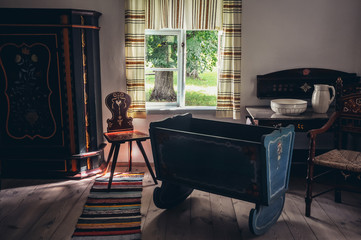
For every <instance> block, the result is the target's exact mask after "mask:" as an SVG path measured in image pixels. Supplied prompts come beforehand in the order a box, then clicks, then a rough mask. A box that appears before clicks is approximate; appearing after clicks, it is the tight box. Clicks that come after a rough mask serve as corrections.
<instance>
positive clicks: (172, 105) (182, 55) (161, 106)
mask: <svg viewBox="0 0 361 240" xmlns="http://www.w3.org/2000/svg"><path fill="white" fill-rule="evenodd" d="M193 31H197V30H193ZM147 35H165V36H167V35H168V36H174V35H177V37H178V45H177V48H178V49H177V50H178V51H177V57H178V58H177V61H178V63H177V68H147V67H145V68H144V70H145V71H144V74H145V73H146V72H147V71H149V70H154V71H165V70H169V71H178V78H177V81H178V82H177V101H176V102H147V101H146V109H147V110H176V109H185V110H216V108H217V107H216V106H185V98H186V49H187V48H186V37H187V30H186V29H161V30H153V29H145V37H146V36H147ZM222 35H223V31H222V30H218V53H217V55H218V63H217V72H218V73H219V66H220V65H219V64H220V62H219V60H220V59H221V58H220V48H221V39H222ZM145 41H146V40H145ZM145 45H146V42H145ZM146 55H147V49H146V46H145V48H144V56H145V58H146ZM217 78H218V77H217ZM144 79H146V78H145V75H144ZM217 81H218V80H217Z"/></svg>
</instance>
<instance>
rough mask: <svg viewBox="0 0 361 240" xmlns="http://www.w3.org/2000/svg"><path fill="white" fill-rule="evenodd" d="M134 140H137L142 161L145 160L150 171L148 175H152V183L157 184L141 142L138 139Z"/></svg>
mask: <svg viewBox="0 0 361 240" xmlns="http://www.w3.org/2000/svg"><path fill="white" fill-rule="evenodd" d="M136 142H137V145H138V147H139V149H140V151H141V152H142V155H143V158H144V161H145V163H146V164H147V167H148V170H149V173H150V175H152V178H153V181H154V183H155V184H158V182H157V179H156V177H155V175H154V172H153V169H152V167H151V166H150V163H149V160H148V157H147V154H145V151H144V148H143V145H142V143H141V142H140V141H136Z"/></svg>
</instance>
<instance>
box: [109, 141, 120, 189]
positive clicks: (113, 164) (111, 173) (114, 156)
mask: <svg viewBox="0 0 361 240" xmlns="http://www.w3.org/2000/svg"><path fill="white" fill-rule="evenodd" d="M119 147H120V144H116V146H115V153H114V155H113V162H112V168H111V170H110V176H109V183H108V190H110V188H111V187H112V182H113V176H114V171H115V167H116V165H117V159H118V154H119Z"/></svg>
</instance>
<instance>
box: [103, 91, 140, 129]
mask: <svg viewBox="0 0 361 240" xmlns="http://www.w3.org/2000/svg"><path fill="white" fill-rule="evenodd" d="M130 104H131V98H130V96H129V95H128V94H126V93H124V92H113V93H110V94H109V95H108V96H107V97H106V98H105V105H106V106H107V107H108V109H109V110H110V112H111V113H112V118H111V119H107V123H108V127H107V131H108V132H118V131H127V130H133V129H134V127H133V118H131V117H128V108H129V106H130Z"/></svg>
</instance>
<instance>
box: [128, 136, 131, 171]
mask: <svg viewBox="0 0 361 240" xmlns="http://www.w3.org/2000/svg"><path fill="white" fill-rule="evenodd" d="M128 156H129V161H128V171H129V172H131V171H132V141H129V142H128Z"/></svg>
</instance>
